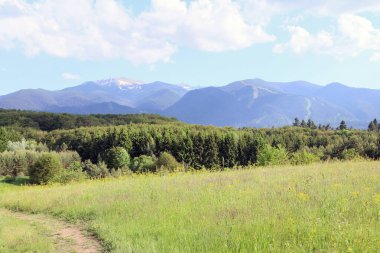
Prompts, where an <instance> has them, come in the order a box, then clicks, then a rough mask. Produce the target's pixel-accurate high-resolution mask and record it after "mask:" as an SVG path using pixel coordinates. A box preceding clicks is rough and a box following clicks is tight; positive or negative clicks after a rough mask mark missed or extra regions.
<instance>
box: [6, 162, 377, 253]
mask: <svg viewBox="0 0 380 253" xmlns="http://www.w3.org/2000/svg"><path fill="white" fill-rule="evenodd" d="M379 182H380V162H377V161H371V162H369V161H361V162H330V163H315V164H312V165H303V166H277V167H253V168H250V169H244V170H227V171H217V172H212V171H199V172H193V173H190V172H188V173H170V174H161V175H154V174H148V175H138V174H134V175H132V176H129V177H121V178H118V179H111V178H108V179H103V180H87V181H84V182H82V183H72V184H68V185H50V186H14V185H8V184H5V183H1V184H0V207H1V208H5V209H9V210H14V211H18V212H27V213H44V214H48V215H52V216H55V217H57V218H63V219H65V220H68V221H70V222H72V223H84V224H86V227H87V229H88V230H89V231H91V232H93V233H94V234H95V235H96V236H97V237H98V238H99V239H100V240H101V241H102V243H103V246H104V248H105V251H110V252H123V253H125V252H380V236H379V235H380V184H379ZM0 223H1V224H2V226H1V227H2V228H1V229H0V242H3V241H4V238H5V237H6V235H7V233H6V232H3V230H2V229H4V224H10V226H13V227H16V228H17V230H19V229H21V227H20V226H29V225H28V224H17V221H14V220H8V221H7V220H6V219H5V220H4V218H3V216H2V219H1V220H0ZM22 229H24V228H22ZM27 229H38V228H27ZM26 231H27V230H26ZM36 236H38V233H37V235H36ZM45 240H48V239H45ZM40 243H42V244H43V245H42V246H40V247H45V248H48V247H50V246H49V242H48V241H44V240H42V241H41V242H40ZM44 243H45V244H46V245H45V244H44ZM0 245H1V243H0ZM25 245H29V244H27V243H26V244H25ZM44 245H45V246H44ZM1 246H3V245H1ZM8 247H9V246H8ZM26 247H29V246H26ZM30 247H33V245H30ZM1 249H2V248H0V250H1ZM26 251H27V250H26ZM29 251H33V249H32V248H30V249H29ZM4 252H7V251H4ZM13 252H16V251H13ZM20 252H21V251H20Z"/></svg>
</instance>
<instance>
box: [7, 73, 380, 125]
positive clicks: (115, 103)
mask: <svg viewBox="0 0 380 253" xmlns="http://www.w3.org/2000/svg"><path fill="white" fill-rule="evenodd" d="M0 108H5V109H25V110H35V111H48V112H66V113H72V114H97V113H98V114H130V113H157V114H161V115H166V116H172V117H176V118H178V119H180V120H182V121H185V122H188V123H196V124H206V125H207V124H212V125H217V126H234V127H243V126H255V127H271V126H282V125H289V124H291V123H292V122H293V120H294V118H295V117H298V118H299V119H309V118H311V119H313V120H314V121H316V122H318V123H323V124H327V123H330V124H333V125H337V124H338V123H339V122H340V121H341V120H346V121H347V122H348V124H349V125H352V126H354V127H366V126H367V124H368V122H369V121H370V120H372V119H373V118H375V117H377V118H380V90H372V89H359V88H351V87H348V86H345V85H343V84H339V83H332V84H328V85H326V86H320V85H316V84H312V83H309V82H304V81H295V82H267V81H264V80H261V79H248V80H242V81H237V82H233V83H230V84H228V85H226V86H222V87H206V88H199V89H193V90H191V89H189V88H188V87H186V86H181V85H174V84H169V83H163V82H153V83H145V82H141V81H135V80H129V79H125V78H118V79H107V80H100V81H91V82H86V83H83V84H81V85H78V86H75V87H70V88H66V89H63V90H58V91H48V90H42V89H28V90H20V91H18V92H14V93H11V94H8V95H4V96H0Z"/></svg>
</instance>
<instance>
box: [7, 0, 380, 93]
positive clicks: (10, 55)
mask: <svg viewBox="0 0 380 253" xmlns="http://www.w3.org/2000/svg"><path fill="white" fill-rule="evenodd" d="M118 77H126V78H131V79H135V80H143V81H146V82H151V81H157V80H159V81H164V82H169V83H174V84H187V85H191V86H194V87H203V86H220V85H225V84H227V83H229V82H232V81H237V80H243V79H249V78H261V79H264V80H268V81H295V80H305V81H309V82H313V83H316V84H320V85H325V84H328V83H331V82H341V83H344V84H346V85H349V86H352V87H366V88H373V89H380V1H378V0H362V1H357V0H344V1H343V0H188V1H185V0H0V95H1V94H7V93H10V92H13V91H16V90H19V89H28V88H43V89H49V90H57V89H62V88H64V87H68V86H74V85H78V84H80V83H83V82H85V81H90V80H101V79H108V78H118Z"/></svg>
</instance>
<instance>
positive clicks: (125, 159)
mask: <svg viewBox="0 0 380 253" xmlns="http://www.w3.org/2000/svg"><path fill="white" fill-rule="evenodd" d="M102 158H103V161H104V162H105V163H106V164H107V166H108V168H110V169H116V170H117V169H120V168H123V167H128V165H129V163H130V160H131V159H130V156H129V154H128V152H127V151H126V150H125V149H124V148H122V147H116V148H115V147H114V148H110V149H108V150H106V151H105V152H104V155H103V156H102Z"/></svg>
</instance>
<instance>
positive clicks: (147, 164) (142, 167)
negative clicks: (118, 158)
mask: <svg viewBox="0 0 380 253" xmlns="http://www.w3.org/2000/svg"><path fill="white" fill-rule="evenodd" d="M156 163H157V159H156V158H154V157H151V156H146V155H141V156H139V157H135V158H133V161H132V164H131V169H132V171H133V172H154V171H156Z"/></svg>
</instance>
